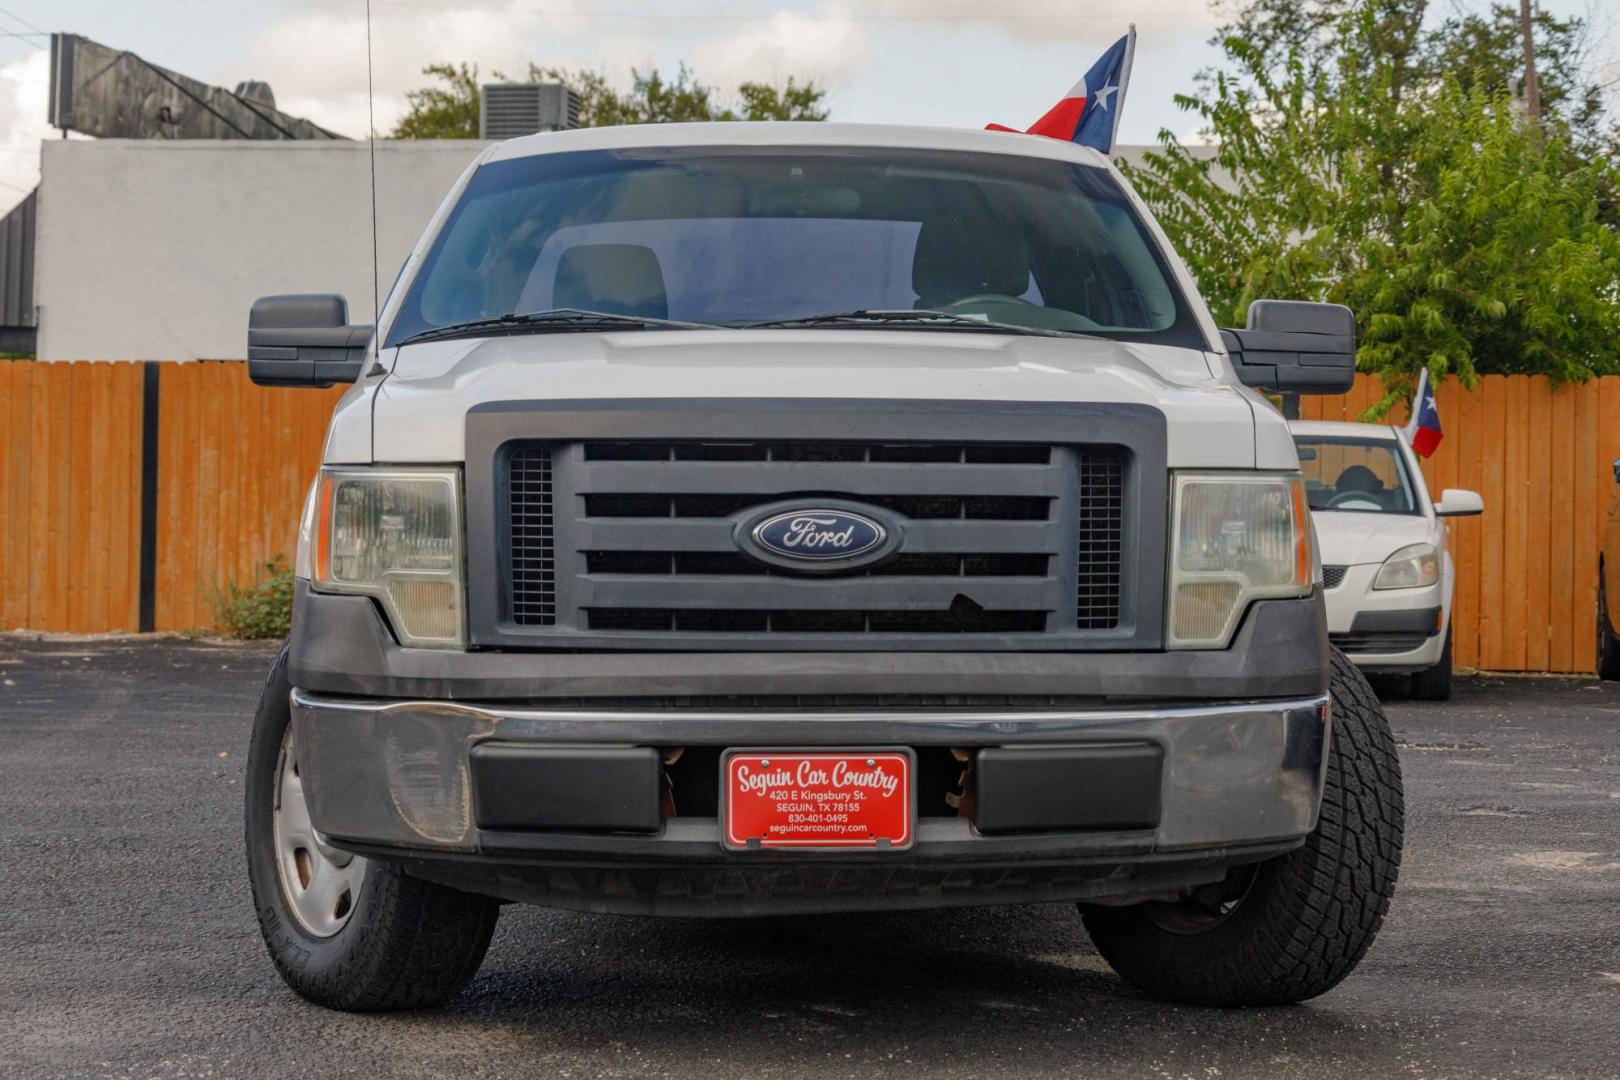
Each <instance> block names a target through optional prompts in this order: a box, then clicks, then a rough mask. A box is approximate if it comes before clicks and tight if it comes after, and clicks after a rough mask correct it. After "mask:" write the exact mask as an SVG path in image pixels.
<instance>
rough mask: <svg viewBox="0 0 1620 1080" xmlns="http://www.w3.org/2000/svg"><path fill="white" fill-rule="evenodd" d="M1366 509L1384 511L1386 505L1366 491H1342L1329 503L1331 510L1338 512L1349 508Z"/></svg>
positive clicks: (1328, 506)
mask: <svg viewBox="0 0 1620 1080" xmlns="http://www.w3.org/2000/svg"><path fill="white" fill-rule="evenodd" d="M1352 505H1355V506H1358V507H1365V508H1366V509H1368V510H1382V509H1383V508H1384V504H1383V503H1381V502H1379V501H1378V500H1377V499H1375V498H1374V497H1373V496H1371V495H1369V494H1368V493H1367V492H1365V491H1341V492H1339V493H1338V494H1337V495H1335V496H1333V498H1331V499H1329V500H1328V502H1327V508H1328V509H1329V510H1337V509H1339V508H1340V507H1347V506H1352Z"/></svg>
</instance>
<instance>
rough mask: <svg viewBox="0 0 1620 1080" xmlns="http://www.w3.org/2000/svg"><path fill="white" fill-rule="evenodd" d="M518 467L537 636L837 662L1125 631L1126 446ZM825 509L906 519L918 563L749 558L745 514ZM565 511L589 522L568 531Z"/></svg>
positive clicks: (907, 549) (773, 447)
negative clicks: (836, 653)
mask: <svg viewBox="0 0 1620 1080" xmlns="http://www.w3.org/2000/svg"><path fill="white" fill-rule="evenodd" d="M507 461H508V466H507V467H508V476H509V484H510V494H509V502H508V505H509V507H510V520H511V530H510V536H509V542H510V547H511V552H512V559H513V561H512V567H511V577H510V582H511V589H510V592H511V609H510V615H511V621H512V622H513V623H514V624H516V625H519V626H535V627H546V626H553V625H555V626H556V627H557V629H558V630H562V629H564V628H566V629H568V630H569V631H571V632H574V633H579V632H589V633H595V634H599V635H604V637H601V638H598V639H597V640H599V641H603V642H604V643H605V642H606V641H607V640H608V638H609V637H611V638H613V639H614V640H616V641H618V642H621V643H623V642H626V641H628V640H629V639H628V638H627V637H626V635H648V634H652V635H670V639H669V640H670V641H671V643H672V644H673V643H674V641H675V640H676V639H677V638H676V636H678V635H684V638H683V640H688V641H697V640H699V638H700V637H703V636H706V637H709V638H710V639H711V641H712V642H714V643H716V644H715V645H714V647H720V646H719V645H718V644H717V643H718V642H719V641H721V640H724V639H727V638H730V637H732V636H736V635H756V636H770V637H771V638H773V639H774V640H776V641H777V642H778V645H779V647H795V646H794V645H793V643H791V642H790V641H789V640H788V636H789V635H803V636H805V637H806V639H807V640H806V646H805V647H827V646H825V645H821V646H812V645H810V644H809V641H810V640H816V639H819V640H825V639H826V638H827V637H829V636H832V635H845V636H848V637H860V636H865V635H876V634H882V635H892V636H896V637H901V636H910V635H919V636H929V637H938V636H939V635H948V634H958V635H1008V634H1041V633H1051V632H1061V633H1064V634H1071V635H1072V634H1074V633H1075V632H1076V631H1080V632H1098V631H1109V630H1114V629H1117V628H1118V627H1119V626H1120V625H1121V623H1122V618H1121V595H1122V591H1123V579H1124V570H1125V568H1126V564H1127V562H1128V560H1127V559H1126V558H1125V554H1124V543H1125V536H1124V534H1125V529H1124V514H1125V504H1126V499H1125V494H1126V492H1125V485H1126V472H1127V467H1126V462H1127V455H1126V452H1125V451H1124V450H1122V449H1119V448H1115V447H1103V446H1084V447H1074V446H1067V445H1057V446H1050V445H1038V444H1024V443H960V442H904V443H886V442H878V441H870V440H869V441H846V442H788V441H765V440H751V441H699V440H690V441H669V440H614V441H584V442H557V443H550V444H546V443H526V444H517V445H516V448H515V449H513V450H511V451H510V452H509V454H508V458H507ZM822 498H825V499H829V500H840V501H845V502H850V503H854V504H856V505H857V506H858V507H859V506H866V507H872V508H875V509H879V510H886V511H888V512H889V513H891V514H893V515H895V516H897V517H898V518H899V519H900V524H901V525H902V529H901V537H902V539H901V543H900V547H899V550H898V551H895V552H894V553H892V554H891V555H890V556H889V557H888V558H886V559H884V560H883V561H881V562H879V563H875V564H873V565H871V566H868V567H863V568H860V569H857V570H854V571H851V572H849V573H845V574H837V575H832V576H830V577H818V576H814V575H810V576H807V575H806V574H805V573H803V572H800V571H796V570H795V569H793V568H784V567H778V566H775V565H767V564H766V562H764V561H761V560H758V559H756V558H753V557H751V556H750V555H748V554H746V553H745V552H743V551H741V550H739V548H738V544H737V541H736V539H735V529H736V522H737V521H738V520H741V518H740V515H743V514H745V513H747V512H749V511H751V510H754V509H756V508H759V507H764V506H767V505H770V504H773V503H778V502H782V501H784V500H799V499H805V500H813V499H822ZM554 502H555V503H556V505H558V506H562V507H567V508H571V510H570V512H569V513H568V514H565V515H564V516H563V517H562V518H560V519H558V520H555V521H554V519H553V516H552V514H553V503H554ZM1071 604H1074V605H1075V607H1074V608H1071V607H1070V605H1071ZM1071 611H1072V612H1073V614H1072V615H1071ZM1071 618H1072V619H1073V621H1072V622H1071V621H1070V619H1071Z"/></svg>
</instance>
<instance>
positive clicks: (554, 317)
mask: <svg viewBox="0 0 1620 1080" xmlns="http://www.w3.org/2000/svg"><path fill="white" fill-rule="evenodd" d="M659 329H667V330H724V329H725V327H723V326H719V325H716V324H715V323H702V322H682V321H680V320H678V319H655V318H653V317H652V316H650V315H614V314H611V313H609V312H606V311H587V310H585V309H584V308H551V309H550V310H547V311H531V312H526V313H523V314H512V315H500V316H497V317H496V318H493V319H471V320H468V321H467V322H458V323H451V324H449V325H448V326H435V327H432V328H431V329H428V330H421V331H418V332H417V333H414V334H412V335H411V336H410V337H408V338H405V339H404V340H403V341H401V342H399V344H400V345H414V344H415V343H417V342H419V341H442V340H444V339H445V338H458V337H483V336H486V335H489V336H494V335H497V334H548V333H560V334H565V333H570V332H576V333H579V332H587V331H591V330H659Z"/></svg>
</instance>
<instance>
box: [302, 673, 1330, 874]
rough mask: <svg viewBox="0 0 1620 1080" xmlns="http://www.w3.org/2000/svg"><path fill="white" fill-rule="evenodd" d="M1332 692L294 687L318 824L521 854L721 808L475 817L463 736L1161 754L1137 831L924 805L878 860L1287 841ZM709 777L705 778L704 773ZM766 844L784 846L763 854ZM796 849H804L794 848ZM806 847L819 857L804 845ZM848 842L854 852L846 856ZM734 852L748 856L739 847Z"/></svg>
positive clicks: (700, 851)
mask: <svg viewBox="0 0 1620 1080" xmlns="http://www.w3.org/2000/svg"><path fill="white" fill-rule="evenodd" d="M1328 700H1329V699H1328V697H1327V696H1326V695H1322V696H1319V697H1311V698H1303V699H1292V700H1283V701H1257V702H1234V703H1224V704H1216V705H1201V706H1194V707H1187V706H1176V707H1162V708H1129V709H1117V710H1110V709H1095V710H1093V709H1087V710H1063V709H1052V710H1039V711H1035V710H1021V711H1011V710H966V709H962V710H951V709H940V710H926V709H918V710H912V711H904V712H902V711H893V710H890V711H879V710H870V711H868V710H849V711H838V712H833V711H821V712H794V711H784V712H763V711H699V710H692V711H686V710H670V711H656V712H655V711H632V710H623V711H620V710H613V711H608V710H601V711H580V710H567V709H529V708H513V707H480V706H473V705H467V704H459V703H457V704H452V703H446V702H432V701H379V700H359V699H353V698H335V697H324V696H320V695H315V694H310V693H307V692H302V691H294V692H293V695H292V714H293V723H294V724H295V731H296V737H297V739H298V743H299V762H300V768H301V770H302V771H303V774H304V788H305V791H306V792H307V793H308V795H309V800H310V810H311V814H312V816H313V819H314V823H315V825H316V827H317V828H318V829H319V830H320V831H321V832H322V833H324V834H326V835H327V836H328V837H330V838H332V839H333V840H334V841H335V842H337V843H339V844H344V845H348V846H353V847H356V848H364V849H367V850H371V851H372V852H373V853H374V854H375V849H378V848H384V849H399V851H400V853H401V854H402V855H403V854H407V853H409V852H460V853H488V852H494V851H502V852H507V853H511V852H520V853H521V854H522V855H523V856H524V857H530V858H559V859H584V860H591V859H621V858H622V859H631V860H652V861H656V862H662V861H665V860H674V861H685V860H696V861H702V862H708V863H723V862H726V861H728V860H731V859H735V858H738V857H739V856H737V855H736V853H729V852H725V851H723V850H722V848H721V845H720V839H719V826H718V821H717V819H715V818H690V817H686V818H674V817H672V818H668V819H666V820H665V821H664V822H663V824H662V826H661V828H660V829H659V830H658V831H657V832H656V833H654V834H651V835H624V834H618V833H587V832H565V831H541V832H532V833H522V834H516V835H514V834H513V833H511V832H509V831H495V830H485V829H480V827H479V823H478V821H477V820H475V819H476V812H475V809H474V807H475V799H474V792H473V790H472V787H473V783H474V779H473V772H472V769H471V767H470V756H469V754H470V751H471V750H472V748H473V747H474V746H475V745H477V744H478V743H481V742H486V741H495V742H498V743H500V744H503V745H509V744H517V745H529V746H551V747H561V746H568V747H656V748H660V749H672V748H676V747H694V746H706V747H728V746H751V747H762V746H763V747H771V746H780V747H816V746H826V747H866V746H912V747H954V748H962V749H966V750H969V751H971V750H974V749H977V748H983V747H992V746H1024V747H1029V746H1042V745H1046V746H1054V747H1057V746H1061V747H1084V746H1087V745H1102V744H1115V745H1117V744H1120V743H1137V744H1141V743H1151V744H1154V745H1157V746H1158V747H1160V748H1161V750H1162V752H1163V768H1162V774H1161V778H1160V792H1161V798H1162V802H1161V810H1160V815H1159V823H1158V825H1157V827H1156V828H1154V829H1152V830H1141V831H1138V832H1136V833H1131V834H1117V833H1112V834H1099V833H1095V832H1073V833H1056V834H1054V833H1040V834H1025V835H1005V834H1002V835H996V836H985V835H983V834H981V833H979V832H978V831H977V829H976V828H975V827H974V825H973V822H972V821H971V820H970V819H969V818H965V817H963V818H938V817H923V818H921V819H920V820H919V822H918V825H919V828H918V841H917V843H916V845H915V846H914V848H913V849H912V850H911V851H909V852H904V853H893V854H885V855H882V856H879V857H880V858H883V859H885V860H890V861H892V860H897V859H906V860H921V861H927V860H930V859H950V860H967V861H969V862H971V861H974V860H976V859H979V858H984V859H992V860H994V859H1014V860H1016V859H1021V858H1043V859H1062V858H1064V857H1067V856H1073V857H1076V858H1080V857H1087V856H1090V855H1094V854H1096V853H1098V852H1099V851H1109V852H1126V851H1129V852H1135V853H1137V854H1142V855H1146V854H1152V853H1161V852H1173V851H1190V850H1201V849H1216V848H1231V847H1237V846H1242V845H1251V844H1263V843H1270V842H1276V841H1284V840H1290V839H1298V838H1299V837H1302V836H1304V835H1305V834H1307V833H1309V832H1310V831H1311V830H1312V829H1313V828H1314V827H1315V825H1316V815H1317V809H1318V806H1319V803H1320V801H1321V794H1322V783H1323V776H1324V771H1325V767H1326V766H1325V763H1326V750H1327V740H1328V724H1329V721H1328ZM718 782H719V778H718V777H716V783H718ZM768 857H770V858H773V859H776V858H781V859H788V860H791V859H793V858H795V855H794V853H790V852H772V853H769V854H768ZM799 857H804V856H799ZM809 857H810V858H824V856H823V857H817V856H809ZM859 857H860V856H854V855H852V856H849V858H852V859H858V858H859ZM741 858H743V859H744V860H745V861H746V860H749V859H758V858H759V855H757V854H754V853H750V854H747V855H743V856H741Z"/></svg>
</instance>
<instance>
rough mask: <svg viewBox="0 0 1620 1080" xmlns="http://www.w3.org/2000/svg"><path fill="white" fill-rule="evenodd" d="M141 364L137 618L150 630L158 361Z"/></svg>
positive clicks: (154, 579)
mask: <svg viewBox="0 0 1620 1080" xmlns="http://www.w3.org/2000/svg"><path fill="white" fill-rule="evenodd" d="M159 363H160V361H156V360H147V361H144V363H143V369H144V370H143V371H142V372H141V375H142V382H141V547H140V551H141V569H140V620H139V626H138V629H139V630H140V632H141V633H143V634H149V633H151V632H152V630H153V628H154V626H155V625H156V622H157V620H156V611H157V514H158V506H157V486H158V383H159V376H158V370H159V369H158V364H159Z"/></svg>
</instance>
